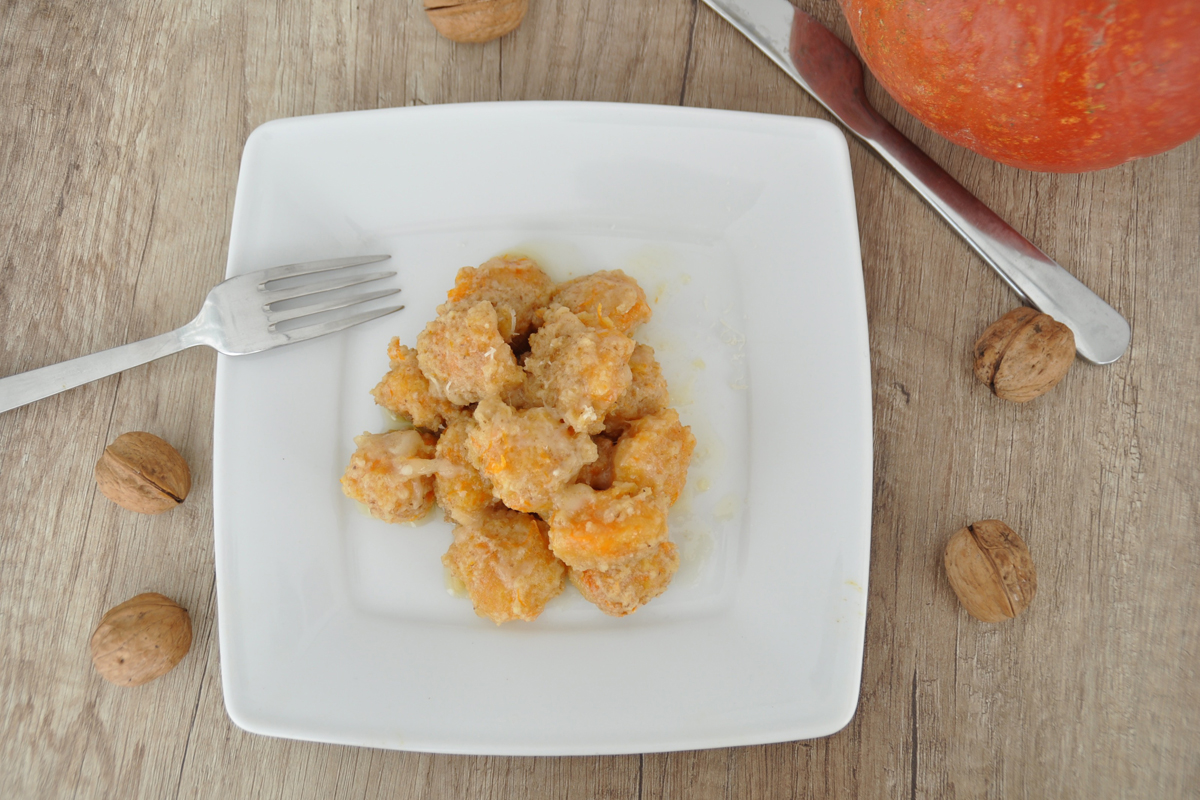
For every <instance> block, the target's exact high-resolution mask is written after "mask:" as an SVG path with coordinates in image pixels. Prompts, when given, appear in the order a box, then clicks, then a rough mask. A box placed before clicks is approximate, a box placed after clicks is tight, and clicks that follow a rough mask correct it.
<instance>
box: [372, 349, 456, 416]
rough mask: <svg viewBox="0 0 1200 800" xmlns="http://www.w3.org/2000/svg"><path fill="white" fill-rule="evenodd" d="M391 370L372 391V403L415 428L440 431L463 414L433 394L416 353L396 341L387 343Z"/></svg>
mask: <svg viewBox="0 0 1200 800" xmlns="http://www.w3.org/2000/svg"><path fill="white" fill-rule="evenodd" d="M388 358H389V359H391V362H392V364H391V368H390V369H389V370H388V372H387V374H386V375H384V376H383V380H381V381H380V382H379V384H378V385H377V386H376V387H375V388H374V389H372V390H371V395H372V396H373V397H374V398H375V402H376V403H378V404H379V405H381V406H383V407H384V408H386V409H387V410H388V411H390V412H392V413H393V414H395V415H397V416H400V417H406V418H407V419H409V420H410V421H411V422H412V424H413V425H416V426H417V427H418V428H427V429H429V430H431V431H436V430H441V429H442V428H444V427H445V426H446V425H447V424H448V423H449V422H450V420H452V419H454V418H455V417H458V416H460V415H461V414H462V411H461V410H460V409H459V408H458V407H457V406H456V405H454V404H453V403H451V402H450V401H449V400H446V399H445V398H444V397H439V396H437V395H435V394H434V393H433V392H432V391H431V390H430V388H429V381H428V380H427V379H426V378H425V374H424V373H423V372H421V367H420V365H419V364H418V363H417V351H416V350H413V349H412V348H411V347H405V346H404V345H402V344H400V340H399V339H398V338H393V339H392V341H391V342H389V343H388Z"/></svg>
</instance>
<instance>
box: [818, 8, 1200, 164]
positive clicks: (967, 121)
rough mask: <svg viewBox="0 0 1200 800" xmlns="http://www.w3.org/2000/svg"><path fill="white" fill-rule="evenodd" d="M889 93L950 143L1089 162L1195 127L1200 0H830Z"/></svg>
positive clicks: (1129, 155)
mask: <svg viewBox="0 0 1200 800" xmlns="http://www.w3.org/2000/svg"><path fill="white" fill-rule="evenodd" d="M840 2H841V4H842V10H843V11H844V13H845V15H846V19H847V21H848V22H849V23H850V32H851V35H852V36H853V37H854V42H855V44H857V45H858V50H859V53H860V54H861V56H862V58H863V61H865V62H866V64H867V66H868V67H869V68H870V70H871V72H873V73H874V75H875V77H876V79H878V81H879V82H880V84H882V85H883V87H884V88H885V89H887V91H888V93H890V94H891V95H892V97H894V98H895V99H896V101H897V102H899V103H900V105H902V106H904V108H905V109H907V110H908V111H909V112H910V113H911V114H912V115H913V116H915V117H916V118H917V119H919V120H920V121H921V122H923V123H925V125H927V126H928V127H930V128H932V129H933V130H935V131H937V132H938V133H940V134H941V135H942V136H945V137H946V138H947V139H949V140H950V141H952V142H955V143H956V144H960V145H962V146H963V147H967V148H970V149H971V150H974V151H976V152H977V153H981V154H983V155H985V156H987V157H989V158H992V159H995V160H996V161H1000V162H1003V163H1005V164H1009V165H1012V166H1014V167H1020V168H1023V169H1030V170H1037V171H1042V172H1087V171H1090V170H1096V169H1104V168H1106V167H1111V166H1115V165H1117V164H1122V163H1124V162H1126V161H1130V160H1132V159H1135V158H1141V157H1143V156H1150V155H1155V154H1157V153H1162V152H1165V151H1167V150H1170V149H1171V148H1173V147H1175V146H1176V145H1179V144H1181V143H1183V142H1185V141H1187V140H1188V139H1191V138H1192V137H1193V136H1195V135H1196V134H1197V133H1200V0H840Z"/></svg>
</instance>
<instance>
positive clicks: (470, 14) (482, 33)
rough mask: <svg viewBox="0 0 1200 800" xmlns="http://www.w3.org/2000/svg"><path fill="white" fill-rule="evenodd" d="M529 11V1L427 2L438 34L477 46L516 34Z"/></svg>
mask: <svg viewBox="0 0 1200 800" xmlns="http://www.w3.org/2000/svg"><path fill="white" fill-rule="evenodd" d="M528 10H529V0H425V13H426V14H427V15H428V16H429V21H430V22H432V23H433V27H435V28H437V31H438V33H440V34H441V35H442V36H445V37H446V38H447V39H450V40H452V41H455V42H470V43H474V44H479V43H482V42H490V41H491V40H492V39H499V38H500V37H501V36H503V35H504V34H506V33H510V32H512V31H513V30H515V29H516V27H517V26H518V25H520V24H521V20H522V19H524V18H525V12H526V11H528Z"/></svg>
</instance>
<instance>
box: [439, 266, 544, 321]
mask: <svg viewBox="0 0 1200 800" xmlns="http://www.w3.org/2000/svg"><path fill="white" fill-rule="evenodd" d="M553 291H554V281H552V280H551V279H550V276H549V275H547V274H546V273H545V272H542V268H541V267H539V266H538V265H537V262H535V261H534V260H533V259H531V258H526V257H524V256H512V255H505V256H500V257H498V258H493V259H491V260H490V261H486V262H484V263H483V264H480V265H479V267H478V268H476V267H463V268H462V269H460V270H459V271H458V275H457V276H456V277H455V279H454V288H453V289H451V290H450V291H449V292H448V293H447V294H446V304H445V305H443V306H440V307H439V308H438V313H439V314H440V313H444V312H445V311H448V310H450V309H454V308H462V307H470V306H472V305H474V304H475V303H478V302H479V301H480V300H486V301H488V302H489V303H491V304H492V307H493V308H495V309H496V318H497V323H498V327H499V330H500V335H501V336H502V337H503V338H504V340H505V341H506V342H510V343H511V342H512V341H513V340H514V339H519V338H520V337H522V336H525V335H527V334H528V333H529V330H530V328H532V327H533V323H534V313H535V312H536V311H537V310H538V309H539V308H542V307H543V306H545V305H546V303H547V302H548V301H549V300H550V294H551V292H553Z"/></svg>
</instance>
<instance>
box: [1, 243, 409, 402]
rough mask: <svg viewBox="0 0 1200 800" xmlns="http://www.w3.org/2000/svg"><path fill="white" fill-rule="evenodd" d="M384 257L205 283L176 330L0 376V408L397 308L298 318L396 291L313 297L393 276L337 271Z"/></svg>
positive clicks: (302, 337)
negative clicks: (193, 353)
mask: <svg viewBox="0 0 1200 800" xmlns="http://www.w3.org/2000/svg"><path fill="white" fill-rule="evenodd" d="M388 258H391V256H356V257H353V258H334V259H329V260H327V261H309V262H306V263H303V264H288V265H286V266H282V267H271V268H270V269H264V270H259V271H258V272H251V273H248V274H246V275H238V276H236V277H233V278H230V279H229V280H226V281H223V282H221V283H219V284H217V285H216V286H214V287H213V288H212V290H211V291H210V292H209V293H208V297H206V298H205V300H204V305H203V306H202V307H201V308H200V313H199V314H197V315H196V318H195V319H193V320H192V321H191V322H189V323H188V324H187V325H184V326H183V327H182V328H178V329H176V330H173V331H171V332H170V333H164V334H160V335H158V336H153V337H151V338H149V339H143V340H142V341H140V342H131V343H129V344H126V345H121V346H120V347H114V348H112V349H111V350H102V351H101V352H99V353H93V354H92V355H90V356H83V357H81V358H75V359H72V360H70V361H63V362H62V363H59V364H52V365H50V366H48V367H42V368H41V369H35V370H31V371H29V372H23V373H21V374H19V375H12V376H10V377H7V378H0V413H3V412H5V411H9V410H11V409H14V408H18V407H19V406H23V405H25V404H26V403H32V402H33V401H34V400H40V399H42V398H43V397H49V396H50V395H52V394H58V393H59V392H63V391H66V390H67V389H73V388H74V387H76V386H82V385H83V384H85V383H89V382H91V381H95V380H99V379H100V378H104V377H107V376H109V375H115V374H116V373H118V372H121V371H122V370H126V369H129V368H130V367H136V366H139V365H141V364H145V363H146V362H148V361H153V360H155V359H156V358H162V357H163V356H169V355H171V354H172V353H178V352H179V351H180V350H186V349H188V348H189V347H195V346H197V345H201V344H204V345H208V346H209V347H212V348H213V349H215V350H217V351H219V352H221V353H224V354H225V355H227V356H240V355H245V354H247V353H258V352H261V351H263V350H270V349H271V348H273V347H279V346H280V345H285V344H291V343H292V342H303V341H306V340H308V339H315V338H316V337H318V336H324V335H325V334H327V333H334V332H335V331H341V330H345V329H346V328H349V327H352V326H354V325H358V324H360V323H363V322H368V321H370V320H373V319H377V318H379V317H382V316H385V315H387V314H391V313H393V312H396V311H399V310H400V309H402V308H404V306H389V307H387V308H372V309H370V310H367V311H360V312H358V313H355V314H350V315H349V316H346V315H344V314H343V315H340V316H336V317H332V318H328V319H326V320H324V321H322V322H313V323H312V324H308V325H305V324H304V319H305V318H306V317H308V316H311V315H313V314H321V313H325V312H332V311H339V310H341V309H350V310H353V309H352V307H353V306H356V305H359V304H360V303H366V302H368V301H370V300H377V299H379V298H381V297H387V296H389V295H393V294H396V293H397V292H399V291H400V290H399V289H395V288H393V289H376V290H373V291H365V292H357V293H354V294H350V295H346V294H337V295H330V296H327V297H324V298H323V299H322V298H321V297H319V295H325V294H327V293H330V292H336V291H338V290H341V289H348V288H350V287H352V286H359V285H362V284H365V283H371V282H373V281H378V280H383V279H384V278H390V277H392V276H394V275H395V274H396V273H395V272H373V273H370V274H368V275H361V274H357V273H346V272H344V271H345V270H348V269H349V268H350V267H358V266H362V265H364V264H374V263H375V262H377V261H384V260H386V259H388ZM339 271H341V272H339ZM306 275H320V276H322V278H323V280H319V281H312V280H310V281H305V282H302V283H298V284H295V285H290V286H287V287H283V288H271V287H270V286H268V284H271V283H275V282H277V281H282V280H284V279H286V278H299V277H302V276H306ZM314 296H317V297H314ZM305 297H313V299H314V302H308V303H307V304H298V305H295V306H292V307H289V308H281V309H276V308H274V307H275V306H278V305H284V304H285V301H288V300H296V299H298V298H305ZM284 322H289V323H293V325H292V326H290V327H289V328H288V329H287V330H280V329H279V328H278V326H279V325H280V323H284Z"/></svg>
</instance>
